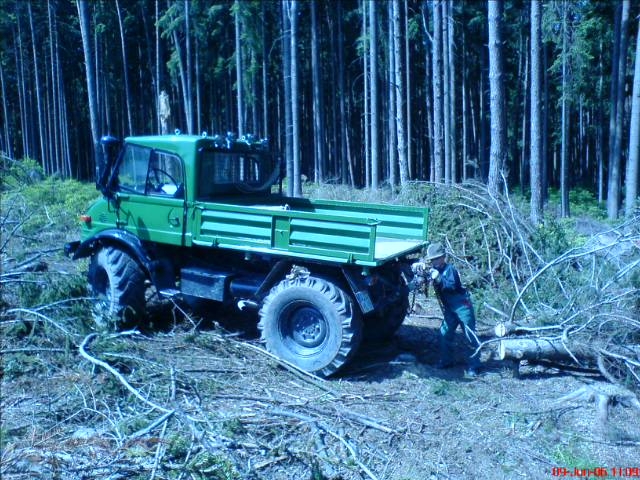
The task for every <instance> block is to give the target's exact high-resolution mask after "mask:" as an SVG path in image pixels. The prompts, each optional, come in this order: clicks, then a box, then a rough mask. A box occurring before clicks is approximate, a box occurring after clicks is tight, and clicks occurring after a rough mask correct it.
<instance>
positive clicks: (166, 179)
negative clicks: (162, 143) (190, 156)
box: [147, 151, 184, 198]
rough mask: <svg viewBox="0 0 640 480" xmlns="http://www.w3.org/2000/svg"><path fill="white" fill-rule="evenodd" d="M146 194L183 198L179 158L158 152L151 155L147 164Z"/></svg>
mask: <svg viewBox="0 0 640 480" xmlns="http://www.w3.org/2000/svg"><path fill="white" fill-rule="evenodd" d="M147 193H149V194H151V195H164V196H170V197H174V198H183V197H184V173H183V169H182V162H181V161H180V157H178V156H176V155H172V154H170V153H164V152H158V151H156V152H154V153H153V155H152V156H151V162H150V163H149V176H148V178H147Z"/></svg>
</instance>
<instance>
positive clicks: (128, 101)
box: [116, 0, 133, 136]
mask: <svg viewBox="0 0 640 480" xmlns="http://www.w3.org/2000/svg"><path fill="white" fill-rule="evenodd" d="M116 12H117V14H118V27H119V28H120V50H121V51H122V70H123V74H124V93H125V102H126V107H125V108H126V109H127V127H128V128H127V132H126V135H127V136H128V135H131V134H132V133H133V120H132V118H131V113H132V107H131V93H130V91H129V72H128V70H129V64H128V63H127V50H126V48H125V36H124V24H123V22H122V10H120V1H119V0H116Z"/></svg>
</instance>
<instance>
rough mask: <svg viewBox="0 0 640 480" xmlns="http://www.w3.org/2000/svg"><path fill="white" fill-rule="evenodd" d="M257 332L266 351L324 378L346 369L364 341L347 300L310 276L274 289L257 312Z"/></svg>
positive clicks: (349, 301) (358, 319) (330, 286)
mask: <svg viewBox="0 0 640 480" xmlns="http://www.w3.org/2000/svg"><path fill="white" fill-rule="evenodd" d="M258 327H259V328H260V330H261V333H262V339H263V340H264V341H265V342H266V346H267V350H269V351H270V352H271V353H273V354H274V355H276V356H277V357H279V358H281V359H283V360H286V361H288V362H290V363H292V364H294V365H296V366H297V367H299V368H301V369H302V370H306V371H308V372H313V373H315V374H318V375H320V376H323V377H328V376H329V375H332V374H334V373H335V372H337V371H338V370H339V369H340V368H341V367H342V366H344V365H345V364H346V363H347V361H348V360H349V359H350V358H351V357H352V356H353V354H354V353H355V352H356V350H357V349H358V346H359V345H360V341H361V339H362V321H361V319H360V316H359V313H358V310H357V308H355V307H354V305H353V301H352V299H351V297H349V295H347V294H346V293H345V292H344V291H343V290H342V289H341V288H339V287H338V286H336V285H334V284H333V283H331V282H329V281H327V280H324V279H321V278H317V277H312V276H306V277H297V278H293V279H287V280H283V281H282V282H280V283H279V284H278V285H276V286H275V287H273V289H272V290H271V292H270V293H269V295H268V296H267V298H266V299H265V301H264V305H263V306H262V308H261V310H260V323H259V325H258Z"/></svg>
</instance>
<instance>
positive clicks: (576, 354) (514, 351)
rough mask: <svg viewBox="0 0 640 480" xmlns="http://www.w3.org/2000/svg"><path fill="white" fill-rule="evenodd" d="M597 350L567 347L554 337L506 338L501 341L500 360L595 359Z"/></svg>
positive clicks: (499, 348)
mask: <svg viewBox="0 0 640 480" xmlns="http://www.w3.org/2000/svg"><path fill="white" fill-rule="evenodd" d="M595 356H596V353H595V352H591V351H589V350H587V349H585V348H581V347H574V346H570V347H569V348H567V346H565V344H563V343H562V341H561V340H560V339H554V338H505V339H504V340H501V341H500V346H499V347H498V358H499V359H500V360H507V359H509V360H533V361H535V360H549V361H550V360H576V359H578V360H580V359H582V360H588V361H589V360H591V361H592V360H593V359H594V358H595Z"/></svg>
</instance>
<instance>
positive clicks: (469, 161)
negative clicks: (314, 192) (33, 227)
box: [0, 0, 640, 222]
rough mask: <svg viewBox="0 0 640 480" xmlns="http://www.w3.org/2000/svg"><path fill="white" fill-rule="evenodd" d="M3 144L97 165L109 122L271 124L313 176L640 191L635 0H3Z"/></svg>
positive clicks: (614, 195) (530, 189)
mask: <svg viewBox="0 0 640 480" xmlns="http://www.w3.org/2000/svg"><path fill="white" fill-rule="evenodd" d="M0 12H1V15H0V90H1V93H2V106H1V112H0V115H1V118H2V120H1V124H2V135H0V150H1V151H2V162H3V164H5V166H6V163H7V162H12V161H14V160H17V159H25V158H30V159H33V160H35V161H37V163H39V164H40V165H41V166H42V168H43V170H44V173H45V174H47V175H54V174H55V175H58V176H60V177H63V178H76V179H81V180H92V179H93V177H94V165H95V155H96V154H97V151H98V150H97V142H98V140H99V138H100V136H101V135H103V134H107V133H108V134H111V135H115V136H116V137H119V138H122V137H125V136H127V135H140V134H157V133H172V132H174V130H175V129H179V130H180V131H181V132H182V133H192V134H201V133H202V132H205V131H206V132H209V134H213V133H225V132H228V131H232V132H235V133H236V134H238V135H240V136H242V135H246V134H248V133H251V134H255V135H258V136H260V137H268V138H269V139H270V142H271V145H272V147H273V148H274V149H276V150H278V151H280V152H282V154H283V155H284V157H285V158H286V163H287V174H288V178H289V180H290V181H289V182H287V187H288V189H289V192H288V193H289V194H291V195H299V194H300V193H301V181H303V180H304V179H308V180H309V181H313V182H334V183H342V184H350V185H352V186H355V187H366V188H373V189H375V188H379V187H389V186H391V187H395V186H403V185H406V184H407V183H408V182H412V181H415V180H429V181H432V182H443V183H456V182H461V181H465V180H471V179H476V180H480V181H482V182H486V183H487V185H488V188H489V192H490V193H499V192H502V191H503V189H504V188H505V187H506V188H507V189H508V190H519V191H521V192H522V193H524V194H526V195H528V196H530V198H531V201H530V205H531V218H532V220H534V221H536V222H537V221H540V219H541V218H542V216H543V215H544V211H545V205H546V204H545V200H546V199H547V198H548V195H549V191H550V189H553V190H558V191H559V192H560V198H561V202H560V205H561V211H560V214H561V215H562V216H569V215H570V204H569V192H570V191H572V190H574V191H577V190H579V191H587V192H590V193H591V194H593V195H594V196H595V197H596V198H597V199H598V201H600V202H602V203H603V205H604V204H605V203H606V207H607V213H608V216H609V218H612V219H613V218H617V217H618V216H620V215H622V214H625V215H627V216H631V215H633V214H634V209H635V208H637V204H638V181H639V180H638V156H639V151H640V147H639V145H640V143H639V141H638V139H639V136H640V132H639V130H640V62H639V61H638V59H639V58H640V40H639V39H638V15H639V14H640V4H638V3H636V2H630V0H611V1H609V0H607V1H586V0H585V1H579V0H572V1H568V0H548V1H533V2H530V1H524V0H504V1H503V0H490V1H476V0H473V1H462V0H460V1H452V0H437V1H435V0H434V1H417V0H376V1H370V0H336V1H329V0H308V1H303V0H282V1H250V0H228V1H204V0H191V1H189V0H186V1H182V0H96V1H87V0H76V1H73V0H38V1H26V0H0Z"/></svg>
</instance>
